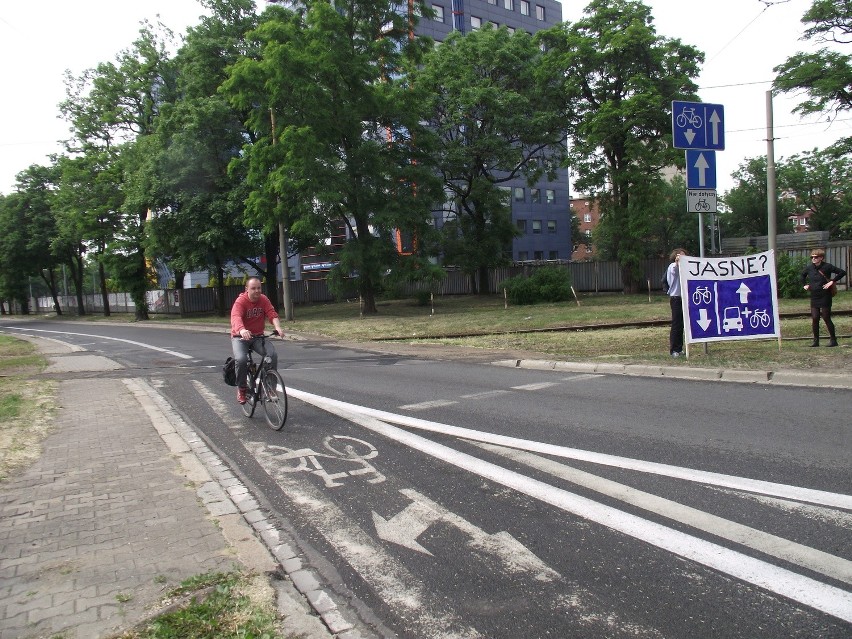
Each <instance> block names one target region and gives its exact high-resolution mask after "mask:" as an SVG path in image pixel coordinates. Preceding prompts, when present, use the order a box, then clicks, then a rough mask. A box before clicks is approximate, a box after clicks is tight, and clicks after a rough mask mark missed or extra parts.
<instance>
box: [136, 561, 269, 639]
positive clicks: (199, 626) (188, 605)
mask: <svg viewBox="0 0 852 639" xmlns="http://www.w3.org/2000/svg"><path fill="white" fill-rule="evenodd" d="M163 606H164V608H163V610H162V611H161V612H159V613H158V614H157V615H156V616H155V617H154V618H152V619H150V620H148V621H146V622H144V623H142V624H140V625H139V626H138V627H137V628H134V629H132V630H129V631H126V632H124V633H123V634H121V635H119V639H179V638H184V637H193V638H194V639H232V638H233V639H272V638H273V637H283V636H285V635H283V634H282V631H281V627H280V618H279V617H278V615H277V613H276V610H275V595H274V592H273V590H272V588H271V587H270V586H269V581H268V579H267V578H265V577H261V576H259V575H254V574H251V573H245V572H230V573H207V574H203V575H198V576H196V577H192V578H190V579H188V580H186V581H184V582H183V583H182V584H181V585H180V586H179V587H178V588H175V589H174V590H172V591H171V592H170V593H169V594H168V596H167V598H166V600H165V601H164V602H163Z"/></svg>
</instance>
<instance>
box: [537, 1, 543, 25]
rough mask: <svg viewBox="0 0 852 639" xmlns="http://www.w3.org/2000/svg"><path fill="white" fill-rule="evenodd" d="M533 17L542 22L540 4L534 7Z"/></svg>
mask: <svg viewBox="0 0 852 639" xmlns="http://www.w3.org/2000/svg"><path fill="white" fill-rule="evenodd" d="M535 17H536V19H538V20H541V21H542V22H544V7H542V6H541V5H540V4H537V5H535Z"/></svg>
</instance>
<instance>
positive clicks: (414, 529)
mask: <svg viewBox="0 0 852 639" xmlns="http://www.w3.org/2000/svg"><path fill="white" fill-rule="evenodd" d="M399 492H400V493H402V494H403V495H405V496H406V497H408V498H409V499H411V500H412V503H410V504H409V505H408V506H406V507H405V509H404V510H402V511H401V512H399V513H397V514H396V515H394V516H393V517H391V518H390V519H385V518H384V517H382V516H381V515H379V514H378V513H377V512H375V511H373V523H374V524H375V525H376V533H377V534H378V535H379V537H380V538H382V539H384V540H385V541H389V542H392V543H395V544H399V545H400V546H404V547H405V548H409V549H411V550H416V551H418V552H422V553H425V554H427V555H432V553H431V552H429V551H428V550H427V549H426V548H424V547H423V546H421V545H420V544H419V543H417V537H419V536H420V535H422V534H423V533H424V532H425V531H426V529H427V528H428V527H429V526H431V525H432V524H433V523H437V522H439V521H440V522H444V523H447V524H450V525H452V526H455V527H456V528H458V529H459V530H461V531H462V532H463V533H465V534H466V535H468V536H469V537H470V541H469V542H468V546H470V547H471V548H474V549H476V550H480V551H482V552H486V553H488V554H491V555H495V556H496V557H497V558H498V559H499V560H500V562H501V563H502V564H503V566H504V567H505V568H506V569H507V570H509V571H510V572H514V573H533V576H534V577H535V579H537V580H538V581H554V580H556V579H559V577H560V575H559V573H558V572H556V571H555V570H553V569H552V568H550V567H549V566H548V565H547V564H545V563H544V562H543V561H542V560H541V559H539V558H538V557H536V556H535V555H534V554H533V553H532V552H530V550H529V549H528V548H527V547H526V546H524V545H523V544H522V543H521V542H519V541H518V540H517V539H515V538H514V537H512V535H510V534H509V533H507V532H505V531H501V532H497V533H494V534H493V535H489V534H488V533H486V532H485V531H484V530H482V529H481V528H478V527H476V526H474V525H473V524H471V523H470V522H469V521H467V520H466V519H464V518H463V517H459V516H458V515H456V514H455V513H452V512H450V511H449V510H447V509H446V508H444V507H443V506H441V505H439V504H437V503H435V502H434V501H432V500H431V499H429V498H428V497H426V496H425V495H421V494H420V493H418V492H417V491H416V490H412V489H402V490H400V491H399Z"/></svg>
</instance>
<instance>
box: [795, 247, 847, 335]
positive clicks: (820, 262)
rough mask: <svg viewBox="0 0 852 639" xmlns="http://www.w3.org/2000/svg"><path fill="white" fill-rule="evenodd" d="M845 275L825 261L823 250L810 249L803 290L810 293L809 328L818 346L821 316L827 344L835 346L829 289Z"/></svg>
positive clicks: (840, 269) (803, 276)
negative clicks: (826, 330)
mask: <svg viewBox="0 0 852 639" xmlns="http://www.w3.org/2000/svg"><path fill="white" fill-rule="evenodd" d="M844 275H846V271H844V270H843V269H842V268H837V267H836V266H833V265H831V264H829V263H828V262H826V261H825V250H823V249H815V250H813V251H811V263H810V264H808V266H807V268H805V270H804V272H803V273H802V282H803V283H804V285H805V290H806V291H810V293H811V328H812V329H813V333H814V342H813V344H811V346H819V318H820V317H822V319H823V321H824V322H825V325H826V327H827V328H828V345H829V346H837V335H836V334H835V332H834V322H832V321H831V292H832V291H831V289H832V287H835V286H837V280H839V279H841V278H842V277H843V276H844Z"/></svg>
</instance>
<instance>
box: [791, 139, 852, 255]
mask: <svg viewBox="0 0 852 639" xmlns="http://www.w3.org/2000/svg"><path fill="white" fill-rule="evenodd" d="M778 182H779V184H780V186H781V187H782V189H783V190H784V192H787V193H792V194H794V195H795V196H796V205H797V207H798V208H799V209H800V210H802V211H810V212H811V215H810V217H809V218H808V230H811V231H828V232H829V237H830V238H831V239H832V240H838V239H850V238H852V232H850V231H852V229H850V228H849V225H850V223H852V192H850V190H849V188H848V186H849V184H852V149H850V143H849V142H848V141H845V142H839V143H837V144H834V145H832V146H830V147H828V148H826V149H824V150H817V149H814V150H813V151H809V152H806V153H802V154H797V155H794V156H792V157H791V158H789V159H788V160H787V161H786V162H784V163H783V164H782V165H781V166H780V168H779V170H778Z"/></svg>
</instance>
